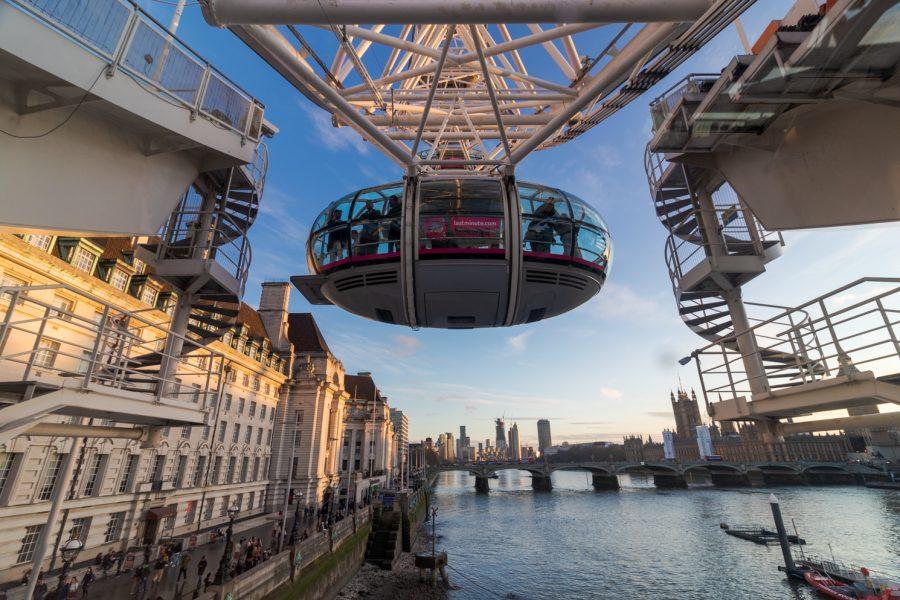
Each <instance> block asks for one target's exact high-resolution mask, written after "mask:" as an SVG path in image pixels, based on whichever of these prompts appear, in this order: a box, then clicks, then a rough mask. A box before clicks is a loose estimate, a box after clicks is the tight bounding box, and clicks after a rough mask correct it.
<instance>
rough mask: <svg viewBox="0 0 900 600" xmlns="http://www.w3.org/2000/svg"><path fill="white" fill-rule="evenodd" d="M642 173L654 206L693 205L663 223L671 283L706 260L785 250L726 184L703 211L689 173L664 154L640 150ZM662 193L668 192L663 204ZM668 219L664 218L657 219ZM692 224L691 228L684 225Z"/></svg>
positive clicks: (777, 235) (780, 240)
mask: <svg viewBox="0 0 900 600" xmlns="http://www.w3.org/2000/svg"><path fill="white" fill-rule="evenodd" d="M644 169H645V171H646V173H647V181H648V182H649V184H650V192H651V195H652V197H653V199H654V202H655V203H656V204H657V206H665V204H664V203H665V202H666V201H672V200H676V201H677V200H680V199H690V200H691V201H692V206H691V208H690V209H687V210H686V211H685V212H682V213H681V214H683V215H684V218H683V219H682V220H680V221H678V222H674V223H671V224H666V223H665V222H664V223H663V225H664V226H665V227H666V228H667V229H668V230H669V237H668V239H667V240H666V246H665V260H666V266H667V267H668V271H669V277H670V278H671V279H672V282H673V285H674V284H675V282H676V281H677V280H678V279H680V278H681V277H683V276H684V274H685V273H687V272H688V271H690V270H691V269H692V268H693V267H695V266H697V265H698V264H700V263H701V262H703V261H704V260H706V259H707V258H712V259H713V260H715V257H716V256H746V255H750V254H755V255H757V256H762V255H763V254H764V253H765V251H766V250H767V249H768V248H771V247H772V246H775V245H779V246H784V238H783V237H782V235H781V233H780V232H771V231H768V230H767V229H765V228H764V227H763V226H762V225H761V224H760V223H759V221H757V220H756V218H755V217H754V216H753V213H752V212H750V209H749V208H747V207H746V206H745V205H744V203H743V202H742V201H741V199H740V198H739V197H738V195H737V193H736V192H735V191H734V189H733V188H732V187H731V186H730V185H728V184H727V183H723V184H722V185H721V186H719V188H718V189H716V190H715V191H714V192H713V193H712V195H711V196H712V198H711V200H712V202H711V203H712V207H711V208H702V207H701V206H700V203H699V202H698V200H697V199H696V198H695V197H694V194H693V191H692V190H691V183H690V181H689V177H690V175H689V173H688V170H687V168H686V167H685V166H684V165H681V164H676V163H671V162H669V161H668V160H666V158H665V156H664V155H663V154H661V153H656V152H651V151H650V147H649V145H648V146H647V148H646V149H645V151H644ZM673 170H675V171H674V172H673ZM661 192H666V193H667V194H666V195H665V196H663V198H664V199H662V200H661V199H660V194H661ZM668 216H669V215H668V214H664V215H660V218H661V219H663V218H667V217H668ZM691 223H694V226H693V227H690V226H689V225H690V224H691ZM704 225H706V227H704Z"/></svg>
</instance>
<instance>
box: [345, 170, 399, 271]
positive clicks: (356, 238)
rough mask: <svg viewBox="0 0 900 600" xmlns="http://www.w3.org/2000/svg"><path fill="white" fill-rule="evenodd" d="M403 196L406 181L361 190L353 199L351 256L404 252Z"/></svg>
mask: <svg viewBox="0 0 900 600" xmlns="http://www.w3.org/2000/svg"><path fill="white" fill-rule="evenodd" d="M402 198H403V186H402V185H395V186H390V187H386V188H376V189H373V190H366V191H363V192H360V194H359V196H357V197H356V201H355V202H354V203H353V212H352V215H351V222H350V254H351V256H353V257H366V256H383V255H393V254H394V253H397V252H400V216H401V213H402V210H403V205H402Z"/></svg>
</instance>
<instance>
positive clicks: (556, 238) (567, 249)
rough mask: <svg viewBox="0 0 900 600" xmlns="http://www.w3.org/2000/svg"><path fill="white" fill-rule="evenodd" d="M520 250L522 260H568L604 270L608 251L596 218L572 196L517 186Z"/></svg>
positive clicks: (605, 236)
mask: <svg viewBox="0 0 900 600" xmlns="http://www.w3.org/2000/svg"><path fill="white" fill-rule="evenodd" d="M518 189H519V204H520V206H521V209H522V250H523V254H524V256H525V257H531V258H555V257H571V258H573V259H574V260H575V262H582V263H590V266H592V267H596V268H599V269H601V270H606V269H607V267H608V266H609V260H610V252H611V247H610V243H609V230H608V228H607V227H606V223H604V221H603V218H602V217H601V216H600V214H599V213H598V212H597V211H596V210H594V208H593V207H592V206H591V205H590V204H588V203H587V202H585V201H584V200H582V199H581V198H579V197H578V196H575V195H574V194H569V193H568V192H562V191H560V190H556V189H553V188H547V187H543V186H539V185H534V184H530V183H520V184H519V185H518Z"/></svg>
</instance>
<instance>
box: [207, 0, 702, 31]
mask: <svg viewBox="0 0 900 600" xmlns="http://www.w3.org/2000/svg"><path fill="white" fill-rule="evenodd" d="M713 4H714V0H640V1H636V0H553V1H552V2H551V1H548V0H502V1H498V0H465V1H453V0H380V1H371V0H312V1H310V0H306V1H298V0H253V1H252V2H251V1H248V0H205V2H204V3H203V4H202V6H203V7H204V9H203V10H204V13H205V14H206V17H207V20H208V21H210V22H211V23H213V24H215V25H217V26H220V27H221V26H225V25H240V24H257V25H266V24H287V23H331V24H335V25H340V24H342V23H415V24H418V23H422V24H424V23H459V24H466V25H469V24H475V23H561V22H577V23H609V22H619V23H622V22H630V21H637V22H640V23H654V22H671V21H682V22H683V21H693V20H694V19H696V18H698V17H699V16H700V15H702V14H703V13H704V12H705V11H706V10H708V9H709V8H710V7H711V6H712V5H713Z"/></svg>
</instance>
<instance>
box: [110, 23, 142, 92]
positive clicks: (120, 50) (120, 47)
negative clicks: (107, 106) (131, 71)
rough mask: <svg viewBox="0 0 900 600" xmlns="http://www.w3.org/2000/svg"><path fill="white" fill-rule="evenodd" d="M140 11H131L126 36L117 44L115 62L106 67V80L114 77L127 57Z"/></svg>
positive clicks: (114, 54)
mask: <svg viewBox="0 0 900 600" xmlns="http://www.w3.org/2000/svg"><path fill="white" fill-rule="evenodd" d="M138 15H139V9H138V8H137V7H135V8H134V9H133V10H132V11H131V16H130V17H129V18H128V23H127V24H126V25H125V28H124V30H123V31H124V32H125V33H124V34H123V35H122V37H121V38H120V39H119V41H118V42H117V43H116V50H115V52H114V53H113V61H112V62H111V63H109V65H107V67H106V78H107V79H109V78H111V77H112V76H113V75H115V74H116V70H117V69H118V68H119V64H120V63H121V62H122V58H123V57H124V56H125V51H126V50H128V47H129V46H130V45H131V39H132V37H133V34H134V28H135V26H136V25H137V22H138V20H139V16H138Z"/></svg>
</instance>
